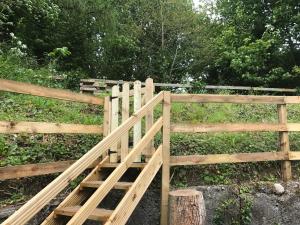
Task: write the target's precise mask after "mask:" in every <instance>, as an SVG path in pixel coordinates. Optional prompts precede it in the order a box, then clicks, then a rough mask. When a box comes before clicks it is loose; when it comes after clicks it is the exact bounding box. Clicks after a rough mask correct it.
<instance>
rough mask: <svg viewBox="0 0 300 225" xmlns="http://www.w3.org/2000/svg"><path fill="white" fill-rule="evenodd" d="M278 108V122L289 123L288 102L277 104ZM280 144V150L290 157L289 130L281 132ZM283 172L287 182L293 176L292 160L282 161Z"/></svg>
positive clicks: (283, 177)
mask: <svg viewBox="0 0 300 225" xmlns="http://www.w3.org/2000/svg"><path fill="white" fill-rule="evenodd" d="M277 109H278V122H279V123H280V124H285V125H286V124H287V109H286V104H279V105H277ZM279 146H280V151H282V152H284V153H285V156H286V158H287V159H289V152H290V143H289V134H288V132H287V131H280V132H279ZM281 173H282V179H283V181H285V182H287V181H289V180H290V179H291V178H292V167H291V161H288V160H286V161H282V163H281Z"/></svg>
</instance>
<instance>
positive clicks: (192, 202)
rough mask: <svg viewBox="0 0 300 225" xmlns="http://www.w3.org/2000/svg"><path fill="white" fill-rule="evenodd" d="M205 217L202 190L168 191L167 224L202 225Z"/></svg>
mask: <svg viewBox="0 0 300 225" xmlns="http://www.w3.org/2000/svg"><path fill="white" fill-rule="evenodd" d="M205 217H206V210H205V204H204V199H203V195H202V192H200V191H197V190H194V189H185V190H176V191H171V192H170V193H169V225H204V223H205Z"/></svg>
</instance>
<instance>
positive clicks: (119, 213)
mask: <svg viewBox="0 0 300 225" xmlns="http://www.w3.org/2000/svg"><path fill="white" fill-rule="evenodd" d="M161 165H162V146H159V147H158V149H157V150H156V152H155V153H154V155H153V156H152V158H151V159H150V160H149V162H148V164H147V165H146V167H145V168H144V169H143V170H142V172H141V173H140V175H139V176H138V178H137V179H136V180H135V182H134V184H133V185H132V187H131V188H130V189H129V191H128V192H127V193H126V195H125V196H124V198H123V199H122V200H121V202H120V203H119V204H118V206H117V208H116V209H115V210H114V212H113V213H112V215H111V216H110V217H109V219H108V221H107V222H106V223H105V225H121V224H126V222H127V220H128V219H129V216H130V215H131V213H132V212H133V210H134V209H135V207H136V206H137V204H138V203H139V201H140V200H141V198H142V196H143V194H144V193H145V192H146V190H147V188H148V187H149V185H150V183H151V182H152V180H153V178H154V177H155V175H156V173H157V172H158V170H159V168H160V167H161Z"/></svg>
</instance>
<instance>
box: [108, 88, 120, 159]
mask: <svg viewBox="0 0 300 225" xmlns="http://www.w3.org/2000/svg"><path fill="white" fill-rule="evenodd" d="M111 97H112V100H111V129H110V131H113V130H115V129H116V128H117V127H118V125H119V86H118V85H115V86H113V87H112V92H111ZM109 159H110V162H111V163H117V162H118V143H116V144H114V145H113V146H112V147H111V154H110V157H109Z"/></svg>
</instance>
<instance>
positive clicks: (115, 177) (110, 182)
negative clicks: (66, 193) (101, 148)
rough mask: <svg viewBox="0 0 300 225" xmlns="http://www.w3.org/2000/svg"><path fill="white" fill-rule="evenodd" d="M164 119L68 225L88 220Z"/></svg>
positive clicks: (159, 127)
mask: <svg viewBox="0 0 300 225" xmlns="http://www.w3.org/2000/svg"><path fill="white" fill-rule="evenodd" d="M162 123H163V121H162V118H160V119H158V120H157V121H156V123H155V124H154V125H153V126H152V128H151V129H150V130H149V131H148V133H146V134H145V136H144V137H143V138H142V139H141V141H140V142H139V143H138V144H137V145H136V146H135V147H134V148H133V150H132V151H130V153H129V154H128V155H127V157H126V158H125V160H124V162H121V163H120V165H119V166H118V167H117V168H116V169H115V170H114V171H113V172H112V173H111V174H110V175H109V177H108V178H107V179H106V180H105V181H104V183H103V184H102V185H101V186H100V187H99V188H98V189H97V190H96V191H95V192H94V194H93V195H92V196H91V197H90V198H89V200H87V202H86V203H85V204H84V205H83V206H82V207H81V209H80V210H79V211H78V212H77V213H76V214H75V215H74V217H73V218H72V219H71V220H70V221H69V222H68V223H67V225H71V224H76V225H80V224H83V223H84V221H85V220H86V219H87V218H88V216H89V214H90V212H91V211H92V210H93V209H95V208H96V207H97V206H98V205H99V203H100V202H101V201H102V200H103V199H104V197H105V196H106V195H107V194H108V192H109V191H110V190H111V189H112V188H113V187H114V185H115V184H116V183H117V182H118V181H119V179H120V178H121V177H122V175H123V174H124V173H125V172H126V171H127V169H128V168H129V167H130V164H132V163H133V162H134V160H135V159H136V157H137V155H139V154H140V153H141V152H142V150H143V148H144V147H145V145H146V144H148V143H149V140H151V139H152V138H153V137H154V136H155V135H156V133H157V132H158V131H159V130H160V129H161V127H162Z"/></svg>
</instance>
